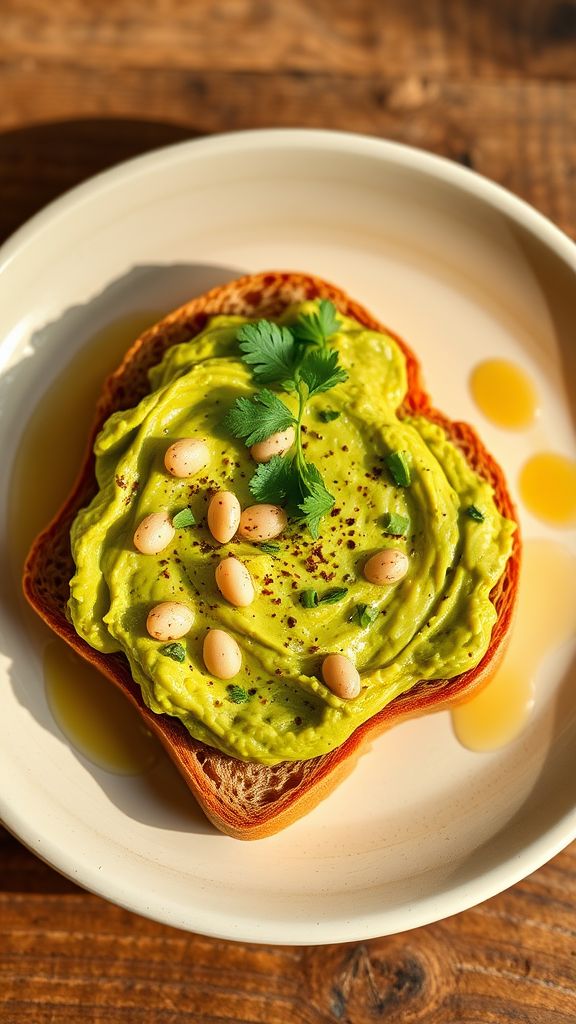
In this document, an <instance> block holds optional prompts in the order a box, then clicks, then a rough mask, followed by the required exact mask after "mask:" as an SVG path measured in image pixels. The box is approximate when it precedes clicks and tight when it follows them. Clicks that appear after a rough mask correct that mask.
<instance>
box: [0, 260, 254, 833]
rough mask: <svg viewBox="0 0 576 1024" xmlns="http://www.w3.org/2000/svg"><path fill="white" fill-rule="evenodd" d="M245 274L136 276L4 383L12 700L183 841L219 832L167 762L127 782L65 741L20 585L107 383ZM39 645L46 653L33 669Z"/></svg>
mask: <svg viewBox="0 0 576 1024" xmlns="http://www.w3.org/2000/svg"><path fill="white" fill-rule="evenodd" d="M241 273H242V270H241V269H239V268H236V267H224V266H218V265H194V264H176V265H167V266H136V267H134V268H132V269H131V270H130V271H128V272H127V273H126V274H125V275H123V276H122V277H121V278H119V279H118V280H115V281H112V282H111V283H110V284H109V285H108V286H107V287H106V288H105V289H104V290H103V291H102V292H101V293H100V294H98V295H96V296H94V298H92V299H90V300H89V301H88V302H86V303H83V304H79V305H75V306H72V307H70V308H69V309H67V310H66V311H65V312H64V313H62V315H61V316H60V317H58V319H56V320H54V321H52V322H50V323H48V324H45V325H44V326H42V328H40V329H39V330H37V331H36V332H35V333H34V334H33V335H32V337H31V338H30V340H29V342H28V344H27V346H26V351H25V353H24V354H23V356H22V358H21V359H20V360H19V361H18V363H17V364H16V365H15V366H13V367H12V368H11V369H10V370H9V371H8V372H6V373H5V374H4V375H3V376H2V378H1V379H0V410H1V428H2V431H3V433H4V437H7V438H10V437H18V435H20V434H21V436H20V439H19V441H18V442H17V444H16V447H15V451H14V459H13V462H12V466H11V468H10V467H7V468H6V470H5V472H6V481H7V486H6V488H5V490H6V493H7V496H8V499H7V500H8V509H7V523H8V530H7V533H6V536H5V537H3V538H2V540H1V541H0V559H1V560H2V565H4V566H6V567H7V566H10V569H11V571H10V572H4V573H2V574H1V575H0V606H1V608H2V619H3V623H2V624H0V632H1V633H2V634H3V636H2V650H3V652H5V653H6V654H7V655H8V656H9V657H10V659H11V664H10V668H9V680H10V685H11V687H12V690H13V692H14V694H15V696H16V698H17V700H18V701H19V703H20V704H21V705H22V706H23V707H25V708H26V709H27V710H28V711H29V713H30V714H31V716H32V717H33V718H34V719H35V721H36V722H37V723H38V724H39V725H40V726H41V727H42V728H43V729H45V730H47V731H48V732H49V733H51V734H52V735H53V736H56V737H58V739H59V740H60V741H61V742H62V743H64V744H66V745H67V746H69V747H70V748H71V749H72V750H74V752H75V756H77V757H78V758H79V760H81V762H82V764H83V765H84V766H85V767H86V769H87V770H88V771H90V772H91V773H92V774H93V776H94V778H96V779H97V781H98V784H99V785H100V786H101V788H102V789H103V790H104V791H105V792H106V794H107V796H108V797H109V798H110V800H111V801H112V802H113V803H114V804H116V806H118V807H119V808H120V809H121V810H122V811H123V812H124V813H125V814H127V815H129V816H130V817H132V818H133V819H135V820H140V821H143V822H144V823H145V824H147V825H151V826H154V827H157V828H165V829H169V830H178V831H184V832H195V833H202V832H205V833H208V832H210V833H213V832H214V830H213V829H212V826H210V825H209V824H208V822H207V820H206V819H205V818H204V816H203V815H202V814H201V812H200V810H199V808H198V807H197V805H196V803H195V801H194V800H193V798H192V797H191V795H190V793H189V791H188V789H187V787H186V786H185V784H184V782H183V780H182V779H181V778H180V776H179V774H178V773H177V771H176V769H175V768H174V767H173V766H172V763H171V762H169V760H168V758H167V757H166V755H164V753H163V752H161V754H160V756H159V759H158V763H157V765H156V766H155V767H154V768H153V769H152V770H151V771H149V772H148V773H147V774H145V775H140V776H126V775H124V776H120V775H114V774H112V773H110V772H106V771H104V770H102V769H101V768H97V767H95V766H93V765H92V763H91V762H90V760H88V759H87V758H86V757H84V755H83V754H80V753H77V752H76V749H75V747H74V746H73V745H72V744H71V743H70V742H69V741H68V739H66V738H65V737H64V735H63V733H62V731H61V729H60V728H59V726H58V725H57V723H56V722H55V720H54V717H53V715H52V712H51V710H50V707H49V705H48V702H47V698H46V693H45V687H44V682H43V679H42V672H41V671H40V672H39V673H37V674H34V673H31V670H30V665H31V664H35V665H39V664H40V665H41V660H42V651H43V649H44V648H45V646H46V644H47V643H48V642H49V640H50V638H51V637H52V634H51V633H49V632H48V630H47V629H46V627H44V626H43V624H41V623H40V622H39V621H38V620H37V619H36V617H35V615H34V614H33V613H32V612H31V610H30V609H29V608H28V606H27V605H26V603H25V601H24V599H23V597H22V596H21V592H20V580H21V574H22V566H23V562H24V559H25V556H26V554H27V551H28V549H29V546H30V544H31V542H32V540H33V538H34V537H35V536H36V534H37V533H38V532H39V531H40V530H41V529H42V528H43V527H44V526H46V525H47V523H48V522H49V521H50V519H51V517H52V516H53V515H54V513H55V512H56V511H57V509H58V507H59V506H60V504H61V503H62V501H63V500H64V498H65V497H66V495H67V493H68V491H69V489H70V487H71V485H72V483H73V481H74V478H75V475H76V472H77V468H78V466H79V465H80V462H81V459H82V454H83V451H84V447H85V440H86V437H87V435H88V431H89V428H90V425H91V422H92V418H93V412H94V407H95V403H96V399H97V397H98V394H99V392H100V389H101V385H102V382H103V380H104V378H105V377H106V375H107V374H108V373H109V372H110V371H112V370H113V369H114V368H115V367H116V366H117V365H118V363H119V362H120V360H121V358H122V356H123V354H124V352H125V351H126V349H127V348H128V347H129V345H130V344H131V342H132V341H134V340H135V338H136V337H138V335H139V334H140V333H141V332H142V330H144V329H145V328H146V327H147V326H149V325H150V324H151V323H154V322H155V321H157V320H158V319H159V318H160V317H161V316H163V315H164V314H165V313H167V312H168V311H169V310H171V309H174V308H176V307H178V306H179V305H181V304H183V303H184V302H186V301H187V300H189V299H190V298H192V297H193V296H195V295H200V294H202V293H203V292H205V291H207V290H208V289H210V288H212V287H215V286H217V285H219V284H223V283H225V282H226V281H229V280H231V279H233V278H234V277H238V276H239V275H240V274H241ZM55 368H56V369H55ZM16 383H17V388H16V386H15V385H16ZM16 392H18V394H19V395H22V393H25V394H26V396H27V401H28V408H29V410H30V415H29V417H28V418H27V421H26V424H25V425H24V429H23V431H22V423H21V420H22V404H21V400H20V401H18V399H17V397H16ZM30 643H32V645H33V647H34V648H35V650H36V652H37V656H36V658H35V659H34V660H33V661H32V662H31V660H30V658H29V656H28V651H29V645H30ZM105 685H108V684H107V683H106V684H105ZM135 714H136V713H135Z"/></svg>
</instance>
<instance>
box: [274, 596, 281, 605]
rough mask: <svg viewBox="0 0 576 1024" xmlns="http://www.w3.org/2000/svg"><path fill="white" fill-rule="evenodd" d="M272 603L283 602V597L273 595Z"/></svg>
mask: <svg viewBox="0 0 576 1024" xmlns="http://www.w3.org/2000/svg"><path fill="white" fill-rule="evenodd" d="M272 604H282V598H281V597H273V598H272Z"/></svg>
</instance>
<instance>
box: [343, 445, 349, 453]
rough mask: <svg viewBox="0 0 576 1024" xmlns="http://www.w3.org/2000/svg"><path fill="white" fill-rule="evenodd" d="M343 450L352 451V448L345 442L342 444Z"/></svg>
mask: <svg viewBox="0 0 576 1024" xmlns="http://www.w3.org/2000/svg"><path fill="white" fill-rule="evenodd" d="M342 451H343V452H349V451H350V449H349V447H348V445H347V444H343V445H342Z"/></svg>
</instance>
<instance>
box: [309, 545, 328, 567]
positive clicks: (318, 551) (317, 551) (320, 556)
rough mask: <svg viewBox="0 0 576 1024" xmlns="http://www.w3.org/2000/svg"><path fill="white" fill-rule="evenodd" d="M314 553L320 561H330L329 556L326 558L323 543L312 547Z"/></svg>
mask: <svg viewBox="0 0 576 1024" xmlns="http://www.w3.org/2000/svg"><path fill="white" fill-rule="evenodd" d="M312 554H313V555H314V556H315V557H316V558H317V559H318V561H319V562H324V563H326V562H327V561H328V559H327V558H324V555H323V553H322V545H321V544H318V545H317V546H316V547H315V548H312Z"/></svg>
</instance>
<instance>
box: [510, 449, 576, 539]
mask: <svg viewBox="0 0 576 1024" xmlns="http://www.w3.org/2000/svg"><path fill="white" fill-rule="evenodd" d="M519 487H520V494H521V496H522V500H523V501H524V504H525V505H526V508H527V509H528V511H529V512H532V513H533V514H534V515H535V516H538V518H539V519H543V520H544V521H545V522H547V523H552V525H553V526H570V525H571V524H572V523H576V460H574V459H569V458H567V457H566V456H565V455H558V454H556V453H555V452H539V453H538V454H537V455H533V456H532V458H530V459H528V461H527V462H526V463H525V464H524V466H523V467H522V469H521V471H520V479H519Z"/></svg>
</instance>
